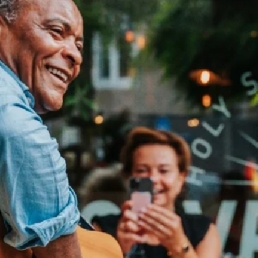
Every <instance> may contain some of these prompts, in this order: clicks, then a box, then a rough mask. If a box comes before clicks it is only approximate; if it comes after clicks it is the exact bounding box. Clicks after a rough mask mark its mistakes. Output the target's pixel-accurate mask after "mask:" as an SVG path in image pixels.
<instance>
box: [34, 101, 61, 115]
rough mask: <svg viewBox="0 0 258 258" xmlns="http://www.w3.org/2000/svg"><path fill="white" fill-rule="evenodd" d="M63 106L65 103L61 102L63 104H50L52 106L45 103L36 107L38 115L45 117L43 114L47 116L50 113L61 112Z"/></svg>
mask: <svg viewBox="0 0 258 258" xmlns="http://www.w3.org/2000/svg"><path fill="white" fill-rule="evenodd" d="M62 105H63V101H61V103H59V102H55V103H50V104H46V103H44V104H43V105H36V106H35V111H36V112H37V113H38V114H40V115H43V114H46V113H48V112H52V111H58V110H60V109H61V107H62Z"/></svg>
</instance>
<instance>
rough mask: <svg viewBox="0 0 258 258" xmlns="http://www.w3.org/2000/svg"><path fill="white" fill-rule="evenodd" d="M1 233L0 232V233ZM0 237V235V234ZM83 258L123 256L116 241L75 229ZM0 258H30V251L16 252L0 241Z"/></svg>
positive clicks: (100, 233)
mask: <svg viewBox="0 0 258 258" xmlns="http://www.w3.org/2000/svg"><path fill="white" fill-rule="evenodd" d="M0 233H1V231H0ZM0 235H1V234H0ZM77 236H78V239H79V243H80V247H81V252H82V257H83V258H122V257H123V254H122V251H121V248H120V246H119V244H118V243H117V241H116V240H115V239H114V238H113V237H112V236H110V235H108V234H106V233H103V232H99V231H89V230H85V229H83V228H81V227H78V228H77ZM0 258H32V251H31V250H24V251H18V250H16V249H14V248H12V247H11V246H9V245H7V244H5V243H4V242H3V238H1V239H0Z"/></svg>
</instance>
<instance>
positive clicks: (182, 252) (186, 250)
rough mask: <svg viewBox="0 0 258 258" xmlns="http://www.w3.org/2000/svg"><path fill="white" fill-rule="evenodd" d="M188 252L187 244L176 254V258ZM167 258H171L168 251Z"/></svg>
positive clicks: (188, 246)
mask: <svg viewBox="0 0 258 258" xmlns="http://www.w3.org/2000/svg"><path fill="white" fill-rule="evenodd" d="M189 250H190V245H189V244H188V243H187V244H185V245H183V246H182V249H181V252H180V253H178V254H177V256H176V257H178V258H179V257H180V256H181V255H183V254H186V253H187V252H188V251H189ZM168 256H169V257H171V258H173V256H172V254H171V252H170V251H168Z"/></svg>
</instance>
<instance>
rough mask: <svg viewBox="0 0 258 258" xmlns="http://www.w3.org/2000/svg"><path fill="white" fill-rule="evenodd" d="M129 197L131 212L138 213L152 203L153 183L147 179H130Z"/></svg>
mask: <svg viewBox="0 0 258 258" xmlns="http://www.w3.org/2000/svg"><path fill="white" fill-rule="evenodd" d="M129 187H130V196H131V200H132V211H134V212H135V213H138V212H139V211H140V210H141V209H142V208H143V207H145V206H147V205H148V204H150V203H152V200H153V182H152V180H151V179H150V178H148V177H132V178H131V179H130V184H129Z"/></svg>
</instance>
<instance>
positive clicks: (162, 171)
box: [160, 169, 168, 174]
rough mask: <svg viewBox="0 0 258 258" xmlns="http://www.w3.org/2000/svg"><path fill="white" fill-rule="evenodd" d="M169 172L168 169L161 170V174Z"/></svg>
mask: <svg viewBox="0 0 258 258" xmlns="http://www.w3.org/2000/svg"><path fill="white" fill-rule="evenodd" d="M167 172H168V170H166V169H163V170H160V173H161V174H166V173H167Z"/></svg>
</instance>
